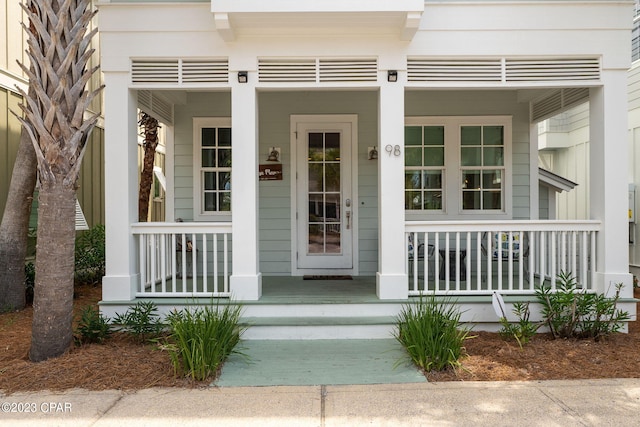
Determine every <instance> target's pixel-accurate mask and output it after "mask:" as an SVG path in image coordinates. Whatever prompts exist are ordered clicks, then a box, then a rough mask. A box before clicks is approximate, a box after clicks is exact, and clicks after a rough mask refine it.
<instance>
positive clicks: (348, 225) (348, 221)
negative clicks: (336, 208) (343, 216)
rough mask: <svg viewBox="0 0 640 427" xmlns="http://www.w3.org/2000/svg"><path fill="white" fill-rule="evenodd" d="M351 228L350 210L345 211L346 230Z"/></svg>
mask: <svg viewBox="0 0 640 427" xmlns="http://www.w3.org/2000/svg"><path fill="white" fill-rule="evenodd" d="M349 228H351V211H347V230H348V229H349Z"/></svg>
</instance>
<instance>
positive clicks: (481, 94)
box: [405, 90, 537, 219]
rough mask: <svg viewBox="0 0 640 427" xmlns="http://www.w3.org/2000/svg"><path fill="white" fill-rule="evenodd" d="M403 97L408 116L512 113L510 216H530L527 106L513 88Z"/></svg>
mask: <svg viewBox="0 0 640 427" xmlns="http://www.w3.org/2000/svg"><path fill="white" fill-rule="evenodd" d="M405 99H406V100H405V114H406V115H407V116H492V115H505V116H512V132H513V140H512V144H513V150H512V153H511V154H512V173H513V175H512V178H513V181H512V183H513V194H512V201H513V219H529V218H530V214H529V211H530V199H529V195H530V186H529V181H530V176H529V165H530V162H531V158H530V157H531V156H530V154H529V153H530V150H529V139H530V136H529V107H528V104H527V103H525V102H522V103H518V102H517V94H516V91H444V90H442V91H441V90H434V91H410V92H407V95H406V97H405ZM535 161H536V162H537V159H535Z"/></svg>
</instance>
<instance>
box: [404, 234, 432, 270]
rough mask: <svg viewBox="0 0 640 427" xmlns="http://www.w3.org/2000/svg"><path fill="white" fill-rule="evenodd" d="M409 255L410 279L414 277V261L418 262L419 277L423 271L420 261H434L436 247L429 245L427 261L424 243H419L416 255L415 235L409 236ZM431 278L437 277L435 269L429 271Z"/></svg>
mask: <svg viewBox="0 0 640 427" xmlns="http://www.w3.org/2000/svg"><path fill="white" fill-rule="evenodd" d="M408 245H409V246H408V253H409V277H412V276H413V262H414V260H417V261H418V275H420V272H421V271H422V270H421V269H420V267H419V265H420V264H419V263H420V261H423V262H425V261H426V262H428V261H429V260H432V259H433V255H434V253H435V246H434V245H431V244H429V245H427V259H426V260H425V256H424V243H420V242H418V250H417V253H416V250H415V242H414V241H413V234H409V238H408ZM429 277H430V278H432V277H435V267H434V268H432V269H429Z"/></svg>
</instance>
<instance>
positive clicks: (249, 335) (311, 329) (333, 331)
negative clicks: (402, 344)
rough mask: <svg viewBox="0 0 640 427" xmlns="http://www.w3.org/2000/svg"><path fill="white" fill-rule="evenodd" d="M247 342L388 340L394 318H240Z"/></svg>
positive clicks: (392, 330)
mask: <svg viewBox="0 0 640 427" xmlns="http://www.w3.org/2000/svg"><path fill="white" fill-rule="evenodd" d="M240 323H241V325H242V326H246V327H247V330H246V331H245V333H244V334H243V336H242V337H243V339H247V340H282V339H284V340H320V339H390V338H393V332H394V330H395V323H396V318H395V317H394V316H373V317H371V316H369V317H366V316H348V317H333V316H325V317H243V318H241V320H240Z"/></svg>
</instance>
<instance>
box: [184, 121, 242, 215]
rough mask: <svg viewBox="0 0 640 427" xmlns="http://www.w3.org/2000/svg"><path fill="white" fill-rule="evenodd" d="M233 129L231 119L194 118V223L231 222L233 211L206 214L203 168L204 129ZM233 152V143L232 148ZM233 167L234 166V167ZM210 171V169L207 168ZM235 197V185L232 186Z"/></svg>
mask: <svg viewBox="0 0 640 427" xmlns="http://www.w3.org/2000/svg"><path fill="white" fill-rule="evenodd" d="M221 127H225V128H231V117H194V118H193V219H194V221H231V211H223V212H219V211H216V212H205V211H204V209H203V203H204V182H203V173H204V169H205V168H203V167H202V129H204V128H221ZM231 150H232V151H233V142H232V146H231ZM232 167H233V165H232ZM207 169H209V168H207ZM231 187H232V190H231V197H233V183H232V185H231Z"/></svg>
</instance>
